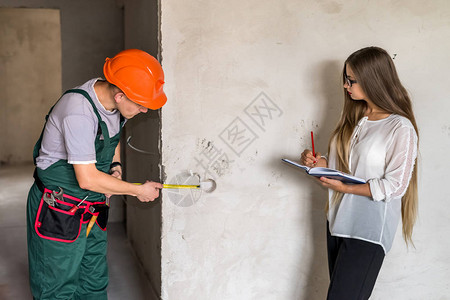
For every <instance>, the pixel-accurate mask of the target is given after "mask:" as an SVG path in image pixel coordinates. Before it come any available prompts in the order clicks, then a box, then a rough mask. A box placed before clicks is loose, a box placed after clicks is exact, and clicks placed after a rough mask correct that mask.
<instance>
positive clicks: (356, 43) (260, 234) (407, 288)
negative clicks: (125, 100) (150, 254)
mask: <svg viewBox="0 0 450 300" xmlns="http://www.w3.org/2000/svg"><path fill="white" fill-rule="evenodd" d="M449 33H450V4H449V2H448V1H446V0H434V1H426V2H424V1H418V0H414V1H411V0H396V1H394V0H379V1H357V0H349V1H341V0H335V1H329V0H320V1H312V0H309V1H294V0H287V1H257V0H249V1H237V0H231V1H216V2H213V1H175V0H167V1H163V2H162V58H163V67H164V69H165V72H166V82H167V84H166V91H167V94H168V98H169V101H168V104H167V105H166V106H165V107H164V109H163V115H162V120H163V123H162V128H163V130H162V135H163V151H162V153H163V165H164V166H165V171H166V173H167V178H169V179H170V178H171V177H173V176H175V175H176V174H178V173H180V172H181V171H182V170H189V169H192V170H194V171H196V172H199V173H201V174H202V175H205V174H206V176H214V177H215V178H216V180H217V183H218V189H217V190H216V191H215V192H214V193H213V194H209V195H203V196H202V197H201V198H200V199H199V200H198V202H196V203H195V204H194V205H191V206H180V205H176V204H175V203H174V202H173V201H171V198H170V195H169V194H168V192H167V191H165V192H164V195H163V234H162V295H163V299H208V300H211V299H221V300H222V299H233V300H234V299H271V300H272V299H283V300H284V299H324V298H325V296H326V289H327V285H328V275H327V272H328V271H327V260H326V250H325V215H324V212H323V206H324V203H325V197H326V194H325V191H323V190H321V189H320V188H318V187H317V186H316V185H315V184H314V183H313V182H312V181H311V180H309V179H308V178H306V176H305V175H304V174H302V173H301V172H298V171H296V170H293V169H292V168H289V167H288V166H286V165H283V164H282V163H281V162H280V158H282V157H291V158H296V157H298V155H299V154H300V153H301V151H302V150H303V148H305V147H308V146H309V131H310V130H312V129H314V131H315V133H316V136H317V140H318V141H317V144H318V145H317V148H318V150H319V151H322V152H326V144H327V140H328V137H329V134H330V132H331V130H332V128H333V127H334V125H335V123H336V121H337V118H338V114H339V111H340V109H341V102H342V87H341V85H342V84H341V82H340V72H341V69H342V63H343V61H344V60H345V58H346V57H347V56H348V55H349V54H350V53H351V52H353V51H355V50H357V49H359V48H361V47H364V46H370V45H378V46H381V47H384V48H385V49H387V50H388V51H389V52H390V53H391V54H392V55H393V56H394V55H395V54H396V56H395V63H396V65H397V68H398V71H399V74H400V78H401V79H402V81H403V83H404V85H405V86H406V88H407V89H408V90H409V91H410V93H411V96H412V99H413V101H414V104H415V111H416V116H417V119H418V123H419V127H420V134H421V146H420V154H421V157H420V167H421V171H420V212H419V214H420V217H419V220H418V223H417V226H416V227H415V235H414V240H415V244H416V249H409V250H408V249H407V248H406V246H405V244H404V243H403V242H402V239H401V234H400V232H397V237H396V241H395V243H394V246H393V249H392V250H391V252H390V253H389V254H388V256H387V258H386V260H385V263H384V266H383V268H382V270H381V273H380V276H379V279H378V282H377V284H376V286H375V290H374V292H373V297H372V299H448V298H446V297H448V295H449V294H450V288H449V284H448V277H449V276H450V258H449V256H448V251H447V249H448V248H449V246H450V240H449V239H448V238H447V236H448V235H447V234H446V233H448V231H449V230H450V225H449V223H448V222H447V220H448V217H449V213H448V210H447V209H442V208H445V207H446V206H447V205H446V204H447V197H446V193H445V192H443V187H444V186H445V177H446V173H447V171H446V170H447V169H448V159H446V157H447V155H446V152H447V150H448V149H449V147H450V123H449V118H448V113H447V112H448V110H449V109H450V104H449V103H450V102H449V99H448V97H449V96H448V95H449V86H450V82H449V81H450V76H449V74H448V72H449V71H448V70H449V69H450V60H449V59H448V58H449V56H448V53H449V50H450V43H449V41H448V39H447V38H444V37H448V36H449ZM262 92H263V93H265V94H263V95H262V96H260V97H258V96H259V95H261V94H260V93H262ZM264 97H266V98H264ZM267 98H269V99H270V100H272V102H270V101H268V100H267ZM261 99H266V102H265V103H266V104H267V103H269V104H271V105H269V106H268V107H269V109H268V108H267V107H266V108H264V105H262V103H263V100H261ZM253 100H255V101H256V102H252V101H253ZM254 104H260V111H259V113H260V114H265V117H263V119H258V118H257V114H256V115H255V114H252V112H253V113H256V111H255V110H253V111H252V109H253V108H254ZM246 112H248V114H247V113H246ZM252 116H253V118H255V119H256V122H255V121H254V120H252ZM258 120H259V125H261V126H258ZM261 120H264V121H265V122H264V123H262V122H261ZM245 126H247V127H245ZM233 133H234V135H233ZM233 138H234V140H233ZM230 146H231V147H230ZM207 173H209V174H207Z"/></svg>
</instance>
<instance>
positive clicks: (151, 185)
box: [136, 180, 163, 202]
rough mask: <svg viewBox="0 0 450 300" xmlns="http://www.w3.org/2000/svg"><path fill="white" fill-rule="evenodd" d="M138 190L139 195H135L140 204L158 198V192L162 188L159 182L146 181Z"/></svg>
mask: <svg viewBox="0 0 450 300" xmlns="http://www.w3.org/2000/svg"><path fill="white" fill-rule="evenodd" d="M139 188H140V189H139V193H138V194H137V195H136V197H137V198H138V199H139V201H141V202H149V201H153V200H155V199H156V198H158V197H159V190H160V189H162V188H163V185H162V184H161V183H159V182H153V181H148V180H147V181H146V182H145V183H144V184H143V185H141V186H140V187H139Z"/></svg>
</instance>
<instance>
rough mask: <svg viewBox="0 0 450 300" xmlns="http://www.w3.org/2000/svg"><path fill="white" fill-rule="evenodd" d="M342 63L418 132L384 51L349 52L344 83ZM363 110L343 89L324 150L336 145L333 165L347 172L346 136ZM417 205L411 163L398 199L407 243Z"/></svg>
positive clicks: (337, 196)
mask: <svg viewBox="0 0 450 300" xmlns="http://www.w3.org/2000/svg"><path fill="white" fill-rule="evenodd" d="M346 66H350V68H351V69H352V70H353V72H354V74H355V78H356V80H357V82H358V83H357V84H359V85H360V86H361V89H362V90H363V92H364V93H365V95H366V96H367V97H368V98H369V99H370V100H371V101H372V102H373V103H374V104H375V105H377V106H378V107H380V108H381V109H383V110H384V111H386V112H388V113H390V114H397V115H400V116H403V117H405V118H408V119H409V120H410V121H411V123H412V125H413V126H414V129H415V130H416V133H417V134H418V129H417V124H416V119H415V117H414V113H413V109H412V104H411V100H410V98H409V96H408V92H407V91H406V89H405V88H404V87H403V85H402V84H401V82H400V79H399V78H398V75H397V71H396V69H395V66H394V62H393V61H392V59H391V57H390V56H389V54H388V53H387V52H386V51H385V50H383V49H381V48H378V47H367V48H363V49H360V50H358V51H356V52H354V53H353V54H351V55H350V56H349V57H348V58H347V60H346V61H345V64H344V69H343V74H342V77H343V82H345V81H344V80H345V79H344V76H345V75H346ZM366 109H367V104H366V102H365V101H354V100H352V99H351V98H350V96H349V94H348V93H347V92H346V90H345V89H344V107H343V110H342V114H341V118H340V120H339V122H338V124H337V126H336V129H335V130H334V131H333V134H332V135H331V138H330V142H329V145H328V152H330V146H331V143H332V142H333V143H334V145H336V155H337V157H336V161H337V168H338V169H339V170H341V171H343V172H346V173H348V172H349V162H348V158H349V148H350V138H351V136H352V133H353V130H354V128H355V126H356V125H357V124H358V121H359V120H360V119H361V118H363V117H364V114H365V111H366ZM342 196H343V195H342V194H341V193H337V192H335V193H334V195H333V201H340V199H342ZM417 207H418V192H417V163H415V164H414V169H413V173H412V177H411V181H410V183H409V186H408V189H407V190H406V193H405V195H404V196H403V198H402V223H403V238H404V240H405V242H406V244H407V245H408V244H409V243H411V244H412V245H414V243H413V241H412V232H413V227H414V223H415V221H416V218H417Z"/></svg>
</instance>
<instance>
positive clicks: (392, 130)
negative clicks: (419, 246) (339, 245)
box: [327, 115, 417, 253]
mask: <svg viewBox="0 0 450 300" xmlns="http://www.w3.org/2000/svg"><path fill="white" fill-rule="evenodd" d="M416 157H417V134H416V131H415V129H414V127H413V125H412V124H411V122H410V121H409V120H408V119H407V118H404V117H401V116H399V115H390V116H389V117H387V118H385V119H382V120H377V121H370V120H368V118H367V117H364V118H362V119H361V120H360V121H359V123H358V125H357V126H356V127H355V129H354V131H353V135H352V138H351V142H350V154H349V166H350V173H351V174H352V175H354V176H356V177H360V178H364V179H366V180H367V181H368V183H369V186H370V191H371V193H372V198H369V197H364V196H358V195H353V194H345V195H344V196H343V198H342V201H341V202H340V203H337V204H335V203H333V201H332V195H333V191H332V190H330V191H329V200H328V201H329V207H330V209H329V211H328V216H327V217H328V221H329V226H330V228H329V229H330V232H331V234H332V235H333V236H341V237H350V238H356V239H361V240H365V241H368V242H372V243H375V244H379V245H381V246H382V247H383V249H384V252H385V253H387V252H388V251H389V250H390V249H391V246H392V242H393V240H394V236H395V232H396V230H397V226H398V223H399V221H400V219H401V198H402V197H403V195H404V194H405V192H406V189H407V188H408V184H409V181H410V179H411V175H412V171H413V168H414V162H415V159H416ZM328 167H329V168H336V167H337V166H336V151H335V145H333V144H332V145H331V149H330V157H329V162H328Z"/></svg>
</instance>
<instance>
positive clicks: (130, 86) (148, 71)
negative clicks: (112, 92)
mask: <svg viewBox="0 0 450 300" xmlns="http://www.w3.org/2000/svg"><path fill="white" fill-rule="evenodd" d="M103 73H104V74H105V78H106V80H108V82H110V83H112V84H114V85H115V86H117V87H118V88H119V89H121V90H122V92H124V93H125V95H126V96H127V97H128V98H129V99H130V100H131V101H133V102H135V103H137V104H139V105H142V106H144V107H147V108H149V109H153V110H156V109H159V108H161V107H162V106H163V105H164V104H165V103H166V101H167V96H166V94H165V93H164V91H163V85H164V72H163V69H162V67H161V64H160V63H159V62H158V61H157V60H156V58H154V57H153V56H151V55H150V54H148V53H147V52H145V51H142V50H138V49H128V50H124V51H121V52H119V53H118V54H117V55H116V56H114V57H113V58H106V61H105V64H104V66H103Z"/></svg>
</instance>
